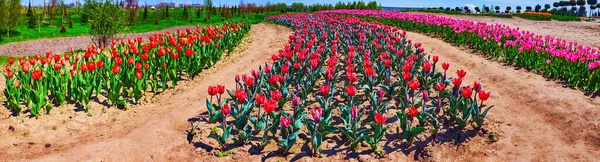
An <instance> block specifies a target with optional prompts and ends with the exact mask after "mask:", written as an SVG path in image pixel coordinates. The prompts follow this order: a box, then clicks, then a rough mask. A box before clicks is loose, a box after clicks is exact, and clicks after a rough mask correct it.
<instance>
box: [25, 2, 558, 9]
mask: <svg viewBox="0 0 600 162" xmlns="http://www.w3.org/2000/svg"><path fill="white" fill-rule="evenodd" d="M29 1H30V0H21V2H22V3H23V4H25V5H26V4H27V3H29ZM33 1H34V4H38V5H39V4H43V2H44V1H43V0H33ZM64 1H65V2H66V3H69V2H77V0H64ZM80 1H81V2H83V1H84V0H80ZM338 1H340V0H244V2H246V3H248V2H254V3H256V4H258V5H260V4H265V3H266V2H271V3H280V2H283V3H286V4H288V5H291V4H292V3H293V2H302V3H304V4H316V3H320V4H325V3H331V4H335V3H337V2H338ZM342 1H343V2H344V1H345V2H348V1H352V0H342ZM363 1H364V2H368V1H370V0H363ZM376 1H377V2H378V3H381V4H382V5H383V6H385V7H457V6H464V5H466V4H473V5H475V6H483V5H484V4H485V5H488V6H490V5H494V6H497V5H500V6H501V7H502V8H504V6H507V5H510V6H512V7H513V8H515V6H518V5H520V6H523V8H525V6H535V5H536V4H540V5H542V6H543V5H544V4H552V3H553V2H556V1H558V0H376ZM158 2H173V3H179V4H192V3H196V4H197V3H202V2H203V0H139V3H140V4H145V3H148V4H155V3H158ZM213 2H214V3H215V4H216V5H219V4H227V5H237V4H239V3H240V0H213Z"/></svg>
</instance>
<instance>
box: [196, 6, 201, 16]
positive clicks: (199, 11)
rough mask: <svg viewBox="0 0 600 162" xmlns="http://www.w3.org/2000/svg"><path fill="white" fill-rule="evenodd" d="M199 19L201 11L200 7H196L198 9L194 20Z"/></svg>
mask: <svg viewBox="0 0 600 162" xmlns="http://www.w3.org/2000/svg"><path fill="white" fill-rule="evenodd" d="M200 17H202V10H200V7H198V9H197V10H196V18H200Z"/></svg>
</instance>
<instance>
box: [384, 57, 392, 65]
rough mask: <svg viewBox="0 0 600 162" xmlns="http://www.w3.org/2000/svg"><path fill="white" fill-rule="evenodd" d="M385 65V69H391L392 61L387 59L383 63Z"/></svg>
mask: <svg viewBox="0 0 600 162" xmlns="http://www.w3.org/2000/svg"><path fill="white" fill-rule="evenodd" d="M383 65H385V67H390V66H392V60H389V59H386V60H384V61H383Z"/></svg>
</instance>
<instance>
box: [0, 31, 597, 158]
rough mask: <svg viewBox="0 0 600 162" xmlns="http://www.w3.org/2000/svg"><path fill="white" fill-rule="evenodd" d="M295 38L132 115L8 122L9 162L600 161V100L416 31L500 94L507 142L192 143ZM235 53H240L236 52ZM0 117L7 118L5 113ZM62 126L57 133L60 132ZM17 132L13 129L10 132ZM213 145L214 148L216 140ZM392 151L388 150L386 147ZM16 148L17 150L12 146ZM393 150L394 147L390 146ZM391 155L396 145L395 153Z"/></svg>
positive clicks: (499, 115)
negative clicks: (227, 92) (373, 150)
mask: <svg viewBox="0 0 600 162" xmlns="http://www.w3.org/2000/svg"><path fill="white" fill-rule="evenodd" d="M289 34H290V30H289V29H286V28H284V27H281V26H275V25H267V24H258V25H255V26H254V27H253V28H252V30H251V31H250V38H247V40H245V42H246V43H245V45H243V46H242V47H241V50H240V51H242V52H241V53H237V54H233V56H231V57H229V58H227V59H225V60H224V61H221V62H220V63H219V65H218V66H217V68H213V69H211V70H210V72H207V73H204V74H203V77H202V78H200V79H196V80H194V81H184V82H181V83H180V84H179V85H180V86H179V88H177V89H176V90H170V91H168V92H166V93H164V94H161V95H160V96H157V97H156V99H155V100H154V99H153V100H151V101H153V102H148V103H145V104H142V105H139V106H134V107H133V108H131V109H130V110H128V111H122V110H117V109H114V108H109V109H106V111H107V112H106V113H103V112H102V111H101V107H98V108H94V109H93V110H92V112H93V116H92V117H87V116H86V115H85V113H83V112H74V111H73V110H72V109H73V108H72V107H66V108H56V109H57V110H59V111H53V113H52V114H51V115H44V116H42V118H41V119H38V120H36V119H32V118H24V117H8V118H4V119H0V139H2V140H0V159H7V160H10V161H19V160H20V161H151V160H158V161H291V160H299V161H340V160H348V161H357V160H358V161H390V160H398V159H401V160H406V161H413V160H433V161H533V160H535V161H594V160H596V159H597V157H600V134H599V133H598V132H599V131H600V130H599V124H600V110H599V109H598V108H599V107H600V101H598V99H596V98H592V97H589V96H586V95H585V94H584V93H583V92H580V91H578V90H574V89H569V88H564V87H562V85H560V84H557V83H555V82H554V81H547V80H546V79H544V78H543V77H541V76H539V75H537V74H533V73H529V72H527V71H524V70H515V69H514V68H513V67H507V66H502V65H501V64H500V63H497V62H493V61H490V60H486V59H485V58H483V57H481V56H478V55H473V54H470V53H467V52H464V50H462V49H459V48H455V47H452V46H451V45H450V44H447V43H444V42H442V41H440V40H438V39H434V38H430V37H427V36H424V35H420V34H415V33H410V32H409V34H408V38H409V39H412V40H413V41H416V42H422V43H423V47H424V48H425V49H426V51H427V52H430V53H432V54H433V55H439V56H440V62H450V63H451V66H450V71H456V70H458V69H465V70H467V76H466V80H465V81H464V83H472V82H473V81H474V80H477V81H481V82H482V83H483V86H484V89H485V90H490V91H491V92H492V97H491V98H490V100H489V102H487V103H488V104H493V105H496V107H495V108H493V109H492V110H491V112H490V114H489V116H488V118H487V120H488V122H487V124H486V126H484V127H486V128H488V129H490V130H491V131H493V132H495V133H497V134H498V137H499V141H498V142H494V143H490V141H489V139H488V138H487V137H481V136H477V135H475V136H474V137H473V138H470V139H469V140H468V142H466V143H462V144H461V145H455V144H453V143H448V142H446V143H443V144H439V145H438V144H436V145H435V146H432V147H431V149H430V151H431V153H430V154H431V158H429V159H420V156H419V154H420V151H422V150H413V149H407V150H404V149H397V150H398V151H394V152H391V153H388V154H386V155H385V156H383V157H382V158H381V159H374V158H375V157H374V156H373V155H372V154H369V153H366V154H363V155H359V156H358V157H357V158H347V155H345V151H336V150H343V147H346V146H342V148H330V147H329V145H330V144H325V148H324V150H323V152H324V153H325V154H326V157H325V158H320V159H314V158H310V157H309V156H308V155H307V154H306V153H304V152H302V153H299V154H296V155H290V156H283V157H281V156H278V155H276V154H271V153H262V154H260V153H259V154H250V153H249V152H252V149H253V148H251V147H238V148H234V149H233V155H229V156H226V157H222V158H218V157H216V156H214V155H213V154H212V152H211V150H214V148H218V144H217V143H216V142H214V140H212V139H207V138H206V136H205V135H207V134H208V132H209V131H210V128H211V127H212V126H214V124H206V125H204V124H203V125H201V126H200V127H201V128H200V132H199V133H200V134H201V136H200V137H201V138H202V139H199V141H208V142H200V143H194V144H188V142H187V141H186V133H185V130H186V129H188V128H189V123H188V121H187V120H193V119H194V118H195V117H197V116H198V114H202V113H205V111H206V108H205V105H204V100H205V98H206V97H207V96H208V95H207V94H206V87H207V86H208V85H213V84H217V83H220V84H224V85H225V86H226V87H233V86H234V81H233V77H234V75H236V74H240V73H247V72H249V70H250V69H252V68H256V67H258V66H259V65H261V64H262V63H264V61H266V60H268V59H269V56H270V54H272V53H274V52H276V51H277V50H278V49H280V48H281V47H282V46H283V45H284V44H285V42H286V40H287V36H288V35H289ZM234 53H235V52H234ZM1 111H2V112H0V113H1V114H0V116H8V115H7V110H5V109H4V110H1ZM54 126H56V130H54V129H53V127H54ZM11 128H12V129H11ZM211 141H212V142H211ZM386 143H387V142H386ZM13 144H16V146H15V145H13ZM386 145H387V144H386ZM390 147H391V146H390Z"/></svg>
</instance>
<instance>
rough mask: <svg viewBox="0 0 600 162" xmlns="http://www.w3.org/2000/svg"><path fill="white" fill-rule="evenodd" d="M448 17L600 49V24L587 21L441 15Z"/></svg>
mask: <svg viewBox="0 0 600 162" xmlns="http://www.w3.org/2000/svg"><path fill="white" fill-rule="evenodd" d="M439 15H442V16H446V17H451V18H458V19H466V20H474V21H481V22H487V23H493V24H504V25H508V26H510V27H513V28H517V27H518V28H520V29H521V30H527V31H530V32H533V33H535V34H537V35H541V36H546V35H552V36H555V37H558V38H562V39H565V40H567V41H574V42H578V43H580V44H583V45H588V46H592V47H599V48H600V23H596V22H586V21H580V22H575V21H533V20H527V19H522V18H519V17H513V18H512V19H506V18H495V17H488V16H462V15H448V14H439Z"/></svg>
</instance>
